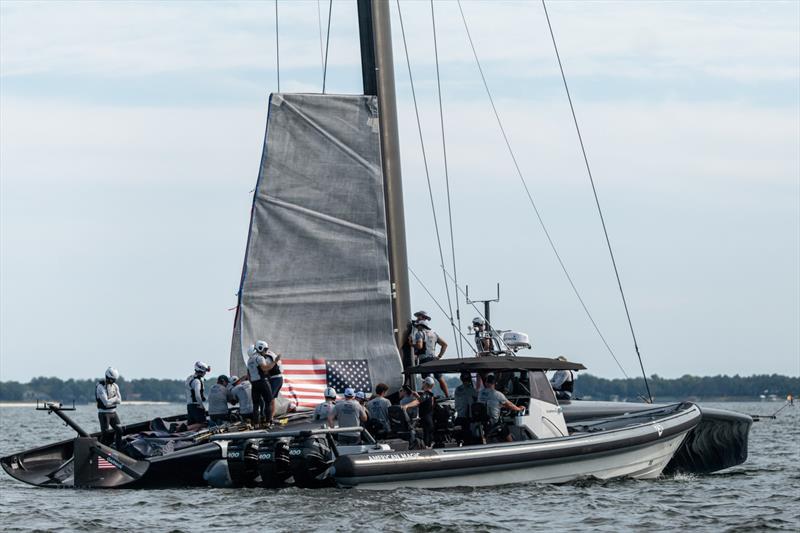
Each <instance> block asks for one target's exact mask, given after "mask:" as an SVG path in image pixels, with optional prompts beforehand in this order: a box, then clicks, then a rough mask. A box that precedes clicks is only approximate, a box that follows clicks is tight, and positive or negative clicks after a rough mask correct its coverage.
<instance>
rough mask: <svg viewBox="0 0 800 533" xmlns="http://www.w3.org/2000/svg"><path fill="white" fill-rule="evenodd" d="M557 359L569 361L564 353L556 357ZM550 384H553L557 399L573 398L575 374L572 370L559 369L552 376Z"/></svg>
mask: <svg viewBox="0 0 800 533" xmlns="http://www.w3.org/2000/svg"><path fill="white" fill-rule="evenodd" d="M556 359H558V360H559V361H563V362H565V363H566V362H567V358H566V357H564V356H563V355H560V356H558V357H556ZM550 385H552V386H553V392H555V393H556V398H557V399H559V400H571V399H572V392H573V390H574V388H575V375H574V374H573V373H572V370H559V371H557V372H556V373H555V374H553V377H552V378H550Z"/></svg>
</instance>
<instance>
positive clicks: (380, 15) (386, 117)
mask: <svg viewBox="0 0 800 533" xmlns="http://www.w3.org/2000/svg"><path fill="white" fill-rule="evenodd" d="M358 28H359V35H360V38H361V39H360V40H361V72H362V76H363V81H364V94H367V95H376V96H377V97H378V113H379V115H380V136H381V159H382V167H383V189H384V195H385V200H386V201H385V204H386V235H387V238H388V240H389V276H390V279H391V280H392V316H393V322H394V334H395V341H396V342H397V347H398V348H399V349H400V353H401V356H402V359H403V367H404V368H407V367H409V366H411V365H412V364H413V362H412V359H411V350H410V346H407V344H408V343H406V338H407V337H408V318H409V317H410V316H411V298H410V295H409V287H408V257H407V254H406V222H405V214H404V211H403V183H402V180H401V174H400V142H399V137H398V132H397V105H396V99H395V87H394V61H393V58H392V28H391V22H390V11H389V2H388V0H358Z"/></svg>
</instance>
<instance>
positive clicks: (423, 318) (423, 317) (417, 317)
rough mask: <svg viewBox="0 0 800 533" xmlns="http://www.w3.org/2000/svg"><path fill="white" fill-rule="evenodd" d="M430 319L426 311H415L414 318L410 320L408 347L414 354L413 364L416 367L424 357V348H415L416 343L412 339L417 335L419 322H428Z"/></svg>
mask: <svg viewBox="0 0 800 533" xmlns="http://www.w3.org/2000/svg"><path fill="white" fill-rule="evenodd" d="M430 319H431V317H430V315H429V314H428V312H427V311H417V312H416V313H414V318H412V319H411V327H410V329H409V333H408V345H409V346H411V352H412V353H413V354H414V356H413V364H414V365H417V364H419V362H420V358H421V357H424V355H425V346H424V345H423V346H422V348H418V347H417V342H416V340H415V338H414V337H416V335H417V324H419V323H420V322H428V321H430Z"/></svg>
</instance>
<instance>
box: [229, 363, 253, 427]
mask: <svg viewBox="0 0 800 533" xmlns="http://www.w3.org/2000/svg"><path fill="white" fill-rule="evenodd" d="M231 381H232V383H233V388H232V389H231V395H232V396H233V398H234V401H233V402H232V403H238V404H239V416H240V417H241V418H242V420H244V421H245V422H247V423H248V424H251V423H252V422H253V386H252V385H251V384H250V380H249V379H247V376H246V375H245V376H242V377H241V378H239V379H233V378H231Z"/></svg>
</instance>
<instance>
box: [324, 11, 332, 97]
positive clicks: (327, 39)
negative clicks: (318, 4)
mask: <svg viewBox="0 0 800 533" xmlns="http://www.w3.org/2000/svg"><path fill="white" fill-rule="evenodd" d="M331 13H333V0H330V2H329V3H328V36H327V37H326V39H325V61H324V63H323V65H322V94H325V82H326V80H327V78H328V51H329V50H330V45H331Z"/></svg>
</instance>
